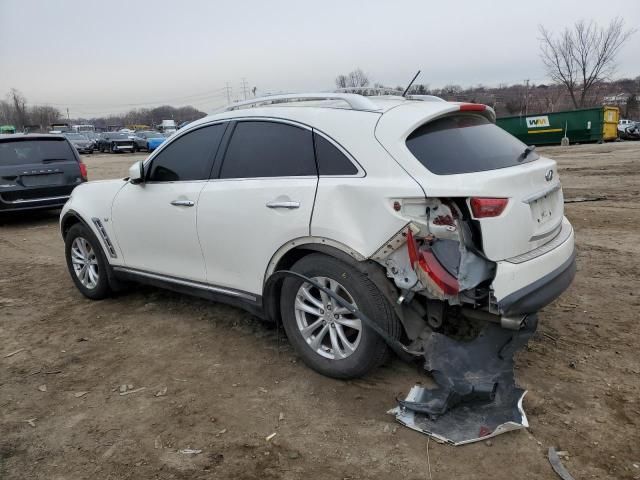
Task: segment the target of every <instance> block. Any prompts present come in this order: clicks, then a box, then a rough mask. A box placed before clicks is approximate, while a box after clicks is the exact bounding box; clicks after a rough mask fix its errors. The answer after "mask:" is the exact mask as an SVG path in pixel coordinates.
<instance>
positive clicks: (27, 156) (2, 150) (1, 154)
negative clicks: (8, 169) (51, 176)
mask: <svg viewBox="0 0 640 480" xmlns="http://www.w3.org/2000/svg"><path fill="white" fill-rule="evenodd" d="M75 159H76V157H75V155H74V154H73V151H72V150H71V146H70V145H69V143H68V142H67V141H66V140H64V139H58V138H46V139H38V140H26V139H25V140H8V141H7V140H5V141H2V142H0V166H8V165H24V164H28V163H48V162H55V161H60V160H75Z"/></svg>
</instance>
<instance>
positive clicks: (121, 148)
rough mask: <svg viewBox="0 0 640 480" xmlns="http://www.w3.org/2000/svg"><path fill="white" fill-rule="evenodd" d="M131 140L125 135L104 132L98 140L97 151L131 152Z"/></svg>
mask: <svg viewBox="0 0 640 480" xmlns="http://www.w3.org/2000/svg"><path fill="white" fill-rule="evenodd" d="M133 149H134V146H133V140H131V139H130V138H129V136H128V135H127V134H126V133H121V132H104V133H102V134H100V140H98V150H100V152H101V153H104V152H111V153H118V152H133Z"/></svg>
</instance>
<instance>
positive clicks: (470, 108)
mask: <svg viewBox="0 0 640 480" xmlns="http://www.w3.org/2000/svg"><path fill="white" fill-rule="evenodd" d="M486 109H487V106H486V105H483V104H481V103H463V104H462V105H460V111H461V112H484V111H485V110H486Z"/></svg>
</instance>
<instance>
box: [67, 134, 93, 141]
mask: <svg viewBox="0 0 640 480" xmlns="http://www.w3.org/2000/svg"><path fill="white" fill-rule="evenodd" d="M64 136H65V137H67V138H68V139H69V140H89V139H88V138H87V137H86V136H84V135H81V134H79V133H65V134H64Z"/></svg>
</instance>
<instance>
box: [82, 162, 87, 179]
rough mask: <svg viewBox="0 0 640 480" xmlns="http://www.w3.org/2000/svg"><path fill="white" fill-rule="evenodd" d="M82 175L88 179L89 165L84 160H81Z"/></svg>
mask: <svg viewBox="0 0 640 480" xmlns="http://www.w3.org/2000/svg"><path fill="white" fill-rule="evenodd" d="M80 176H81V177H82V179H83V180H87V165H86V164H85V163H84V162H82V161H81V162H80Z"/></svg>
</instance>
